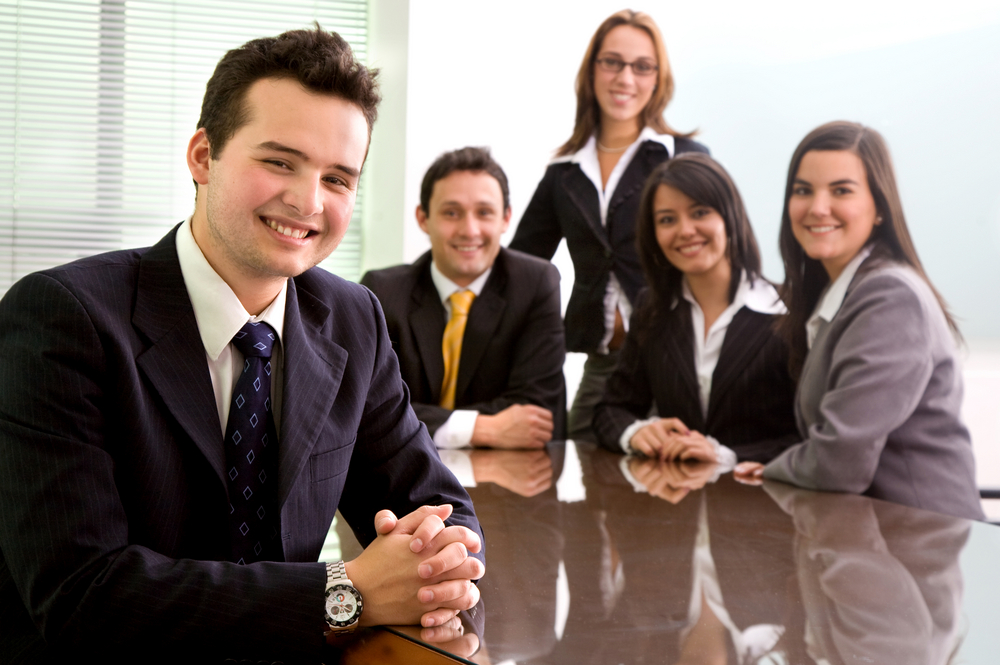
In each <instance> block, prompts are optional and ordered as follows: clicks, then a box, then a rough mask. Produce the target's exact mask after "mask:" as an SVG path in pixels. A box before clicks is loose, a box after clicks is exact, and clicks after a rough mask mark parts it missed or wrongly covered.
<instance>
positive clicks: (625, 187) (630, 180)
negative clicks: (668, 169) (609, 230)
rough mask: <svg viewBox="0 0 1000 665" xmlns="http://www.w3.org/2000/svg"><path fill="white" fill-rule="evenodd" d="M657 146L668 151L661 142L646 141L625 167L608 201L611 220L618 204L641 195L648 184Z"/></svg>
mask: <svg viewBox="0 0 1000 665" xmlns="http://www.w3.org/2000/svg"><path fill="white" fill-rule="evenodd" d="M657 147H659V148H660V149H662V150H663V151H666V148H665V147H663V146H662V145H661V144H659V143H654V142H651V141H646V142H644V143H643V144H642V145H640V146H639V149H638V150H637V151H636V153H635V156H634V157H633V158H632V161H631V162H629V165H628V166H627V167H625V173H623V174H622V177H621V180H619V181H618V185H617V186H616V187H615V193H614V194H613V195H612V196H611V201H609V202H608V219H609V220H610V219H614V217H615V215H614V211H615V210H616V209H617V208H618V206H620V205H621V204H623V203H624V202H625V201H627V200H629V199H630V198H632V197H633V196H639V194H641V193H642V188H643V187H644V186H645V185H646V174H648V173H650V172H651V171H652V170H653V168H654V167H655V164H653V163H652V160H651V159H650V156H651V154H652V152H653V151H656V150H657ZM627 221H628V223H630V224H631V223H633V222H634V221H635V220H631V219H630V220H627Z"/></svg>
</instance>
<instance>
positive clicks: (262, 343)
mask: <svg viewBox="0 0 1000 665" xmlns="http://www.w3.org/2000/svg"><path fill="white" fill-rule="evenodd" d="M277 339H278V336H277V335H276V334H275V332H274V328H272V327H271V326H269V325H267V324H266V323H263V322H261V323H253V322H252V321H247V322H246V323H245V324H243V327H242V328H240V331H239V332H238V333H236V335H235V336H234V337H233V344H235V345H236V348H237V349H239V350H240V353H242V354H243V355H244V356H247V357H251V356H252V357H255V358H270V357H271V349H272V348H274V342H275V340H277Z"/></svg>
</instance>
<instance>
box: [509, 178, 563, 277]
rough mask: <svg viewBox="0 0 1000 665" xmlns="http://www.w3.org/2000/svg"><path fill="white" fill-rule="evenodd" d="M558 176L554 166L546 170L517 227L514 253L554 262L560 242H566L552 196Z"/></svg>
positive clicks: (511, 242)
mask: <svg viewBox="0 0 1000 665" xmlns="http://www.w3.org/2000/svg"><path fill="white" fill-rule="evenodd" d="M557 175H558V172H557V170H556V169H554V168H553V167H552V166H550V167H549V168H548V169H546V171H545V175H544V176H543V177H542V181H541V182H539V183H538V187H537V188H536V189H535V193H534V195H532V197H531V202H530V203H528V207H527V208H525V210H524V214H523V215H521V221H519V222H518V224H517V230H516V231H515V232H514V238H513V240H511V241H510V248H511V249H516V250H519V251H522V252H525V253H526V254H532V255H534V256H537V257H540V258H543V259H546V260H551V259H552V256H553V255H554V254H555V253H556V249H558V247H559V241H560V240H562V238H563V231H562V227H561V226H560V224H559V218H558V216H557V213H556V206H555V204H554V196H553V194H554V192H555V189H554V188H555V187H556V186H557V183H556V179H557Z"/></svg>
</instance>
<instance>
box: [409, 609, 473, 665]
mask: <svg viewBox="0 0 1000 665" xmlns="http://www.w3.org/2000/svg"><path fill="white" fill-rule="evenodd" d="M420 640H421V641H422V642H427V643H428V644H433V645H434V646H436V647H438V648H439V649H442V650H444V651H447V652H448V653H453V654H455V655H456V656H461V657H462V658H468V657H469V656H471V655H472V654H474V653H476V651H478V650H479V636H478V635H476V634H475V633H471V632H470V633H466V632H465V627H464V626H463V625H462V619H461V618H459V617H457V616H456V617H452V618H451V619H449V620H448V621H446V622H445V623H443V624H441V625H440V626H434V627H433V628H421V629H420Z"/></svg>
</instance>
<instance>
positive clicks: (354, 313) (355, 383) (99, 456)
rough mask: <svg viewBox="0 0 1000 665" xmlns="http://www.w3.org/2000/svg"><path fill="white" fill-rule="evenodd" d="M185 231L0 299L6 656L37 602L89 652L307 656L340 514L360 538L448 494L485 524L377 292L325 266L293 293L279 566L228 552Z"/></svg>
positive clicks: (62, 633) (464, 520)
mask: <svg viewBox="0 0 1000 665" xmlns="http://www.w3.org/2000/svg"><path fill="white" fill-rule="evenodd" d="M175 233H176V229H175V231H173V232H171V233H170V234H168V235H167V236H166V237H165V238H164V239H163V240H161V241H160V242H159V243H158V244H157V245H156V246H154V247H152V248H150V249H148V250H133V251H123V252H115V253H111V254H104V255H101V256H96V257H93V258H89V259H84V260H81V261H77V262H74V263H70V264H67V265H65V266H61V267H58V268H54V269H52V270H47V271H44V272H42V273H36V274H34V275H29V276H28V277H26V278H24V279H23V280H21V281H20V282H18V283H17V284H16V285H15V286H14V287H13V288H12V289H11V290H10V292H9V293H8V294H7V296H6V297H5V298H4V299H3V301H2V302H0V348H2V349H3V351H2V355H0V551H2V558H0V595H4V596H6V597H5V598H4V600H5V601H10V600H11V596H12V595H13V589H12V587H11V584H10V582H11V580H13V583H14V585H15V586H16V591H17V592H18V594H19V596H20V599H21V601H22V611H21V613H20V614H21V615H22V616H21V617H20V619H22V620H23V621H22V622H21V624H18V621H17V620H13V621H11V622H5V625H4V626H3V627H0V632H3V633H5V634H6V636H5V637H3V640H4V642H5V644H6V645H8V646H7V648H10V646H9V645H10V644H12V643H13V641H17V640H21V639H27V637H26V636H29V633H30V630H29V629H31V628H32V627H31V625H30V623H28V622H27V620H26V619H27V617H26V616H24V612H23V608H26V609H27V613H28V615H29V616H30V618H31V620H33V622H34V624H35V626H36V627H37V628H36V629H35V632H34V636H35V638H36V640H37V638H38V635H39V632H40V633H41V635H43V636H44V639H45V641H46V642H48V643H49V646H52V645H58V644H63V645H72V646H73V649H74V653H77V654H79V653H81V651H79V648H80V647H82V648H83V649H84V650H86V649H87V648H88V647H99V648H100V649H102V650H107V649H113V648H115V646H116V644H118V645H120V646H122V647H123V648H131V647H133V646H146V647H148V646H149V645H154V644H159V645H174V646H183V645H185V644H186V645H199V646H204V645H217V646H219V647H220V649H221V651H222V654H223V655H233V654H244V653H245V654H248V655H250V656H252V657H254V658H255V659H256V658H263V657H266V656H267V654H271V655H272V656H273V657H279V658H282V659H284V660H288V659H291V658H292V657H293V656H295V655H300V656H302V655H307V656H312V657H315V656H316V655H317V654H319V653H320V651H321V649H322V648H323V635H322V630H321V626H322V624H321V622H322V619H323V590H324V586H325V579H326V577H325V569H324V566H323V565H322V564H318V563H316V560H317V557H318V555H319V553H320V549H321V547H322V545H323V541H324V537H325V535H326V533H327V530H328V529H329V526H330V522H331V520H332V519H333V516H334V512H335V511H336V510H337V508H338V506H339V508H340V510H341V512H342V513H343V515H344V516H345V518H346V519H347V520H348V522H349V523H350V524H351V525H352V526H353V527H354V529H355V532H356V533H357V535H358V537H359V540H360V541H361V542H362V543H365V544H367V543H368V542H370V541H371V540H372V539H373V538H374V536H375V533H374V530H373V528H374V527H373V518H374V515H375V513H376V512H377V511H378V510H380V509H383V508H389V509H391V510H393V511H394V512H395V513H396V514H397V515H404V514H406V513H408V512H410V511H411V510H412V509H414V508H416V507H418V506H420V505H422V504H442V503H451V504H453V505H454V506H455V514H454V516H453V517H452V519H451V521H452V523H458V524H463V525H465V526H468V527H470V528H472V529H473V530H475V531H477V532H478V531H479V527H478V523H477V521H476V518H475V515H474V512H473V509H472V506H471V501H470V500H469V498H468V494H467V493H466V492H465V491H464V490H463V489H462V487H461V486H460V485H459V483H458V482H457V481H456V480H455V478H454V476H453V475H452V474H451V473H450V472H449V471H448V470H447V469H446V468H445V467H444V466H443V465H442V463H441V462H440V460H439V458H438V456H437V453H436V451H435V450H434V447H433V443H432V441H431V439H430V437H429V436H428V435H427V432H426V429H425V428H424V427H423V426H422V425H421V423H420V422H419V421H418V420H417V418H416V417H415V416H414V414H413V411H412V409H411V408H410V406H409V396H408V394H407V391H406V388H405V385H404V384H403V383H402V381H401V379H400V376H399V369H398V366H397V363H396V356H395V354H394V353H392V350H391V346H390V343H389V338H388V335H387V334H386V328H385V323H384V320H383V317H382V312H381V309H380V307H379V304H378V302H377V301H376V300H375V298H374V297H373V296H372V295H371V294H370V293H369V292H368V291H367V290H366V289H364V288H362V287H359V286H357V285H354V284H351V283H349V282H345V281H344V280H341V279H339V278H337V277H335V276H333V275H330V274H329V273H326V272H324V271H322V270H318V269H313V270H309V271H307V272H305V273H304V274H302V275H300V276H298V277H296V278H294V279H292V280H291V281H290V283H289V287H288V296H287V305H286V312H285V329H284V334H283V340H282V342H283V352H284V391H283V405H282V418H281V433H280V436H279V468H278V488H279V490H278V491H279V502H280V507H281V538H282V546H283V548H284V557H285V560H286V561H287V562H288V563H258V564H253V565H250V566H238V565H235V564H232V563H228V562H226V561H225V560H226V558H227V556H228V551H229V543H228V535H227V534H228V533H229V531H228V528H227V520H228V515H229V501H228V498H227V489H226V482H225V476H224V459H225V456H224V452H223V445H222V434H221V432H222V430H221V425H220V423H219V416H218V412H217V410H216V406H215V400H214V397H213V392H212V384H211V379H210V376H209V372H208V365H207V362H206V359H205V350H204V347H203V345H202V341H201V337H200V335H199V332H198V328H197V325H196V322H195V317H194V312H193V310H192V308H191V304H190V301H189V299H188V295H187V291H186V289H185V286H184V282H183V279H182V276H181V272H180V266H179V263H178V260H177V252H176V249H175V245H174V235H175ZM14 602H16V597H15V601H14ZM3 612H4V616H7V617H8V618H10V617H11V616H13V615H12V614H11V612H10V611H9V609H5V610H3ZM14 614H16V612H15V613H14ZM14 618H15V619H17V617H14ZM22 624H23V625H22ZM16 625H22V628H23V627H24V626H27V628H26V629H25V630H27V632H26V633H24V634H23V635H18V634H15V633H16V631H17V630H18V628H17V627H16ZM0 648H2V647H0Z"/></svg>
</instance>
